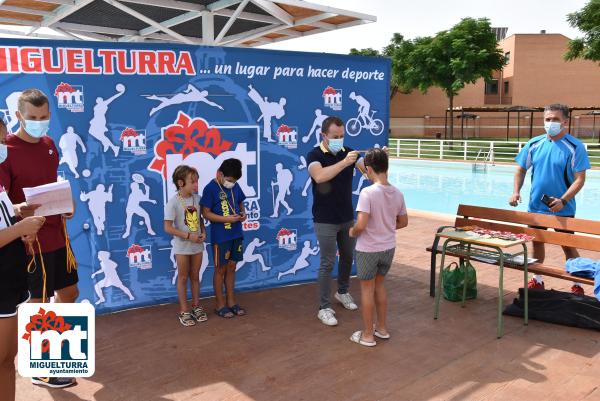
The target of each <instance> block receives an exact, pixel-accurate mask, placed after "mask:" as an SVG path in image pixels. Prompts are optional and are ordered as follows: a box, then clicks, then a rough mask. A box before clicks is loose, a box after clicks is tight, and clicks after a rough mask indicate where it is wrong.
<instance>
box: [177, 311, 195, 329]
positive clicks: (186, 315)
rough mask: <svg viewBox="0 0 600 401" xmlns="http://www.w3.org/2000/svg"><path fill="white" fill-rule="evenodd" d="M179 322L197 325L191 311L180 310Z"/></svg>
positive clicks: (184, 324) (185, 324)
mask: <svg viewBox="0 0 600 401" xmlns="http://www.w3.org/2000/svg"><path fill="white" fill-rule="evenodd" d="M179 323H181V324H182V325H183V326H186V327H190V326H195V325H196V321H195V320H194V318H193V317H192V314H191V313H190V312H179Z"/></svg>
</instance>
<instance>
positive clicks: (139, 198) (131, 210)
mask: <svg viewBox="0 0 600 401" xmlns="http://www.w3.org/2000/svg"><path fill="white" fill-rule="evenodd" d="M131 179H132V181H133V182H132V183H131V185H130V186H129V187H130V188H131V193H130V194H129V199H127V209H126V211H127V219H126V222H125V226H126V227H125V234H123V238H127V237H129V234H130V233H131V221H132V219H133V215H134V214H137V215H138V216H140V217H141V218H143V219H144V223H145V224H146V227H148V234H150V235H156V233H155V232H154V230H152V226H151V225H150V215H149V214H148V212H147V211H145V210H144V209H143V208H142V206H141V203H142V202H150V203H152V204H153V205H156V201H155V200H153V199H150V187H149V186H148V185H147V184H146V183H145V182H144V176H142V175H141V174H137V173H135V174H132V175H131Z"/></svg>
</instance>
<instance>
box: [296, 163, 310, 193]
mask: <svg viewBox="0 0 600 401" xmlns="http://www.w3.org/2000/svg"><path fill="white" fill-rule="evenodd" d="M305 168H306V159H305V158H304V156H300V164H299V165H298V170H304V169H305ZM311 183H312V179H311V178H310V174H309V176H308V180H306V184H304V189H302V196H303V197H305V198H306V197H307V196H308V187H310V184H311Z"/></svg>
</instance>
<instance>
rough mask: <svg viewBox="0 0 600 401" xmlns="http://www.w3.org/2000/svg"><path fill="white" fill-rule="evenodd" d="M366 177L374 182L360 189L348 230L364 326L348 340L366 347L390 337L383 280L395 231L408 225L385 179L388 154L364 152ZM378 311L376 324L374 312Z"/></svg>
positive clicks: (396, 192)
mask: <svg viewBox="0 0 600 401" xmlns="http://www.w3.org/2000/svg"><path fill="white" fill-rule="evenodd" d="M364 160H365V167H366V169H367V176H368V178H369V180H371V182H373V185H371V186H370V187H367V188H365V189H363V190H362V191H361V192H360V196H359V197H358V206H357V207H356V211H357V212H358V213H357V219H356V223H355V224H354V227H352V228H351V229H350V236H352V237H356V238H357V241H356V266H357V276H358V278H359V280H360V289H361V303H362V316H363V323H364V328H363V330H362V331H360V330H359V331H356V332H354V334H352V336H351V337H350V340H351V341H353V342H355V343H357V344H360V345H364V346H367V347H372V346H374V345H376V344H377V343H376V342H375V337H378V338H381V339H388V338H390V334H389V333H388V331H387V328H386V309H387V294H386V291H385V286H384V284H383V280H384V278H385V275H386V274H387V272H388V271H389V269H390V267H391V265H392V261H393V259H394V252H395V250H396V230H398V229H400V228H404V227H406V226H407V225H408V216H407V214H406V205H405V203H404V196H403V195H402V192H400V191H399V190H398V189H397V188H396V187H394V186H393V185H391V184H390V183H389V182H388V177H387V172H388V164H389V162H388V155H387V153H386V152H385V150H382V149H371V150H369V151H368V152H367V154H366V155H365V159H364ZM374 310H376V312H377V324H376V325H375V324H374V323H375V321H374V320H375V319H374V315H373V311H374Z"/></svg>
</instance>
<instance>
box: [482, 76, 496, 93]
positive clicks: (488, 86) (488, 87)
mask: <svg viewBox="0 0 600 401" xmlns="http://www.w3.org/2000/svg"><path fill="white" fill-rule="evenodd" d="M485 94H486V95H497V94H498V80H497V79H492V80H491V81H490V82H486V83H485Z"/></svg>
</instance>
